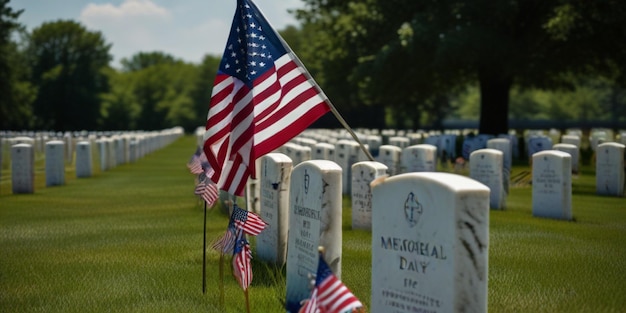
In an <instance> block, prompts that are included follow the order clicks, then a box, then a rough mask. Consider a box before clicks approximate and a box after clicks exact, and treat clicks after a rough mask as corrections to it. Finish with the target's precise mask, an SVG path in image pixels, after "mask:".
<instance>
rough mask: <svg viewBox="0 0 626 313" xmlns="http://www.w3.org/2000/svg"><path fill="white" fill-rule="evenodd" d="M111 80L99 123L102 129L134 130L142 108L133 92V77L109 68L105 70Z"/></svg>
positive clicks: (103, 99)
mask: <svg viewBox="0 0 626 313" xmlns="http://www.w3.org/2000/svg"><path fill="white" fill-rule="evenodd" d="M105 73H106V75H107V76H108V80H109V82H110V86H111V88H110V90H109V92H107V93H105V94H102V96H101V99H102V107H101V111H100V120H99V125H100V126H101V128H102V129H109V130H113V129H117V130H134V129H137V120H138V118H139V112H141V108H140V107H139V103H138V102H137V99H136V98H135V95H134V93H133V81H132V79H133V77H132V75H130V74H128V73H122V72H119V71H116V70H115V69H112V68H109V69H107V70H106V71H105Z"/></svg>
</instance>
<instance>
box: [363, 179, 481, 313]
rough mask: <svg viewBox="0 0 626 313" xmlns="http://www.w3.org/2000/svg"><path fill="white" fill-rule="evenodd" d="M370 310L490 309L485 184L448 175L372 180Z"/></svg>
mask: <svg viewBox="0 0 626 313" xmlns="http://www.w3.org/2000/svg"><path fill="white" fill-rule="evenodd" d="M372 192H373V196H372V203H373V206H372V212H373V214H372V270H371V272H372V288H371V292H372V294H371V310H370V311H371V312H487V280H488V254H489V188H487V187H486V186H485V185H483V184H480V183H478V182H477V181H475V180H473V179H470V178H467V177H465V176H461V175H456V174H450V173H434V172H428V173H406V174H401V175H397V176H392V177H389V178H386V179H381V180H377V181H375V182H374V183H373V184H372Z"/></svg>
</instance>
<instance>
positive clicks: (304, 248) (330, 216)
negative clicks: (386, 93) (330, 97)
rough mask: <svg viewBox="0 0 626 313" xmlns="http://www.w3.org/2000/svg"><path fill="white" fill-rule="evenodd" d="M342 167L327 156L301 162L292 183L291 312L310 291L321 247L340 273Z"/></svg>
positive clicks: (287, 300) (288, 261)
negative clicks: (327, 159) (326, 159)
mask: <svg viewBox="0 0 626 313" xmlns="http://www.w3.org/2000/svg"><path fill="white" fill-rule="evenodd" d="M341 176H342V174H341V167H339V165H337V163H335V162H332V161H325V160H312V161H306V162H302V163H300V164H298V165H297V166H295V167H294V168H293V171H292V173H291V182H290V183H291V184H290V187H289V189H290V190H289V230H290V232H289V238H288V240H287V241H288V246H287V297H286V308H287V311H288V312H293V313H295V312H298V309H299V308H300V301H302V300H304V299H306V298H309V296H310V294H311V289H310V286H311V285H310V278H309V277H308V276H309V274H311V273H316V272H317V263H318V259H319V257H318V247H319V246H323V247H324V248H325V251H326V252H325V254H324V256H325V259H326V261H327V262H328V265H329V266H330V267H331V269H332V271H333V273H335V275H337V277H339V278H340V277H341V245H342V232H341V224H342V218H341V201H342V193H341Z"/></svg>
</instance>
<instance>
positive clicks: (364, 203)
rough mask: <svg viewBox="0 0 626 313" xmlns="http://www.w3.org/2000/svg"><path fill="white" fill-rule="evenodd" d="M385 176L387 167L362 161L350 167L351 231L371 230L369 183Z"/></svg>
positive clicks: (370, 190) (370, 191)
mask: <svg viewBox="0 0 626 313" xmlns="http://www.w3.org/2000/svg"><path fill="white" fill-rule="evenodd" d="M386 175H387V166H386V165H384V164H382V163H379V162H371V161H363V162H358V163H355V164H354V165H352V229H364V230H371V229H372V189H371V187H370V183H371V182H372V181H373V180H375V179H377V178H379V177H382V176H386Z"/></svg>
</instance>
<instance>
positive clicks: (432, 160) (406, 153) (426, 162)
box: [401, 143, 437, 173]
mask: <svg viewBox="0 0 626 313" xmlns="http://www.w3.org/2000/svg"><path fill="white" fill-rule="evenodd" d="M401 163H402V169H403V172H404V173H411V172H436V171H437V147H435V146H433V145H431V144H426V143H424V144H419V145H414V146H409V147H406V148H404V149H403V150H402V161H401Z"/></svg>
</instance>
